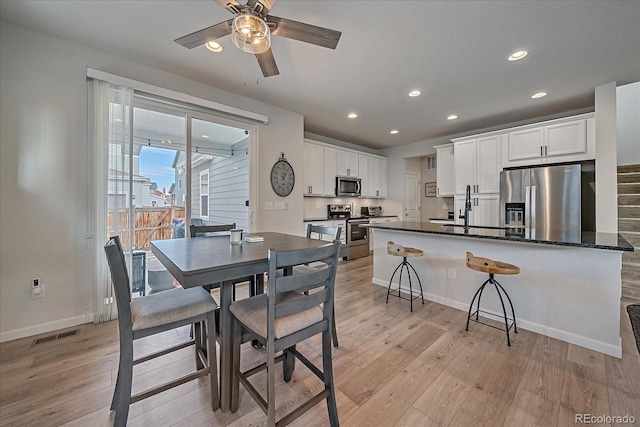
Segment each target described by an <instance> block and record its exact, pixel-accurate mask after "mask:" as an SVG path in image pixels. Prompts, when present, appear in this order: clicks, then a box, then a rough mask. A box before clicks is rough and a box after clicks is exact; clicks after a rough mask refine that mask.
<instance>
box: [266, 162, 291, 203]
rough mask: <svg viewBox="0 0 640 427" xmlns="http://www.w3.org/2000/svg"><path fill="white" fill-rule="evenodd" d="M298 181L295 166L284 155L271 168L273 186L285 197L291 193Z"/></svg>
mask: <svg viewBox="0 0 640 427" xmlns="http://www.w3.org/2000/svg"><path fill="white" fill-rule="evenodd" d="M295 183H296V175H295V173H293V168H292V167H291V165H290V164H289V162H287V160H286V159H284V157H283V158H282V159H280V160H278V161H277V162H276V164H275V165H273V167H272V168H271V188H273V191H275V193H276V194H277V195H278V196H281V197H285V196H288V195H289V194H291V191H293V186H294V185H295Z"/></svg>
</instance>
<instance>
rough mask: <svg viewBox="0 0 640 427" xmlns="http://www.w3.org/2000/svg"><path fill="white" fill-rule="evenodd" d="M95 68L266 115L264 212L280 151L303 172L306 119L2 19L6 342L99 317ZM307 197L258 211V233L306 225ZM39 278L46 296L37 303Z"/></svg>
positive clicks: (0, 332)
mask: <svg viewBox="0 0 640 427" xmlns="http://www.w3.org/2000/svg"><path fill="white" fill-rule="evenodd" d="M87 67H91V68H94V69H98V70H102V71H105V72H108V73H112V74H117V75H121V76H124V77H127V78H130V79H133V80H138V81H142V82H145V83H149V84H152V85H156V86H161V87H164V88H167V89H171V90H175V91H179V92H182V93H186V94H190V95H193V96H197V97H200V98H204V99H208V100H211V101H214V102H219V103H222V104H226V105H230V106H233V107H237V108H241V109H246V110H249V111H253V112H256V113H259V114H263V115H266V116H268V117H269V124H268V125H259V126H258V131H257V132H258V150H257V153H255V154H257V162H256V163H255V165H256V166H255V168H254V170H252V173H254V174H257V175H256V180H255V181H254V182H257V190H256V191H257V194H258V199H257V200H258V206H256V207H255V208H256V209H257V208H259V207H261V206H264V202H265V201H267V200H271V201H273V200H275V197H278V196H276V195H275V194H274V193H273V191H272V190H271V186H270V184H269V179H268V174H269V171H270V169H271V165H272V164H273V163H274V162H275V161H277V160H278V158H279V157H280V152H282V151H284V152H285V153H286V155H287V159H288V160H289V162H290V163H291V164H292V166H293V167H294V169H295V170H296V172H297V173H300V174H301V173H302V170H303V165H304V161H303V146H302V141H303V116H302V115H301V114H298V113H294V112H290V111H287V110H284V109H281V108H278V107H274V106H271V105H268V104H264V103H261V102H258V101H255V100H252V99H249V98H245V97H242V96H238V95H235V94H232V93H230V92H227V91H224V90H221V89H217V88H214V87H211V86H206V85H202V84H200V83H197V82H194V81H191V80H188V79H185V78H182V77H178V76H175V75H172V74H169V73H166V72H163V71H161V70H158V69H154V68H150V67H146V66H143V65H140V64H137V63H135V62H131V61H127V60H124V59H121V58H118V57H116V56H113V55H110V54H106V53H103V52H100V51H97V50H93V49H88V48H86V47H83V46H81V45H78V44H74V43H70V42H67V41H64V40H61V39H57V38H54V37H50V36H47V35H44V34H42V33H38V32H35V31H31V30H27V29H25V28H23V27H19V26H15V25H13V24H9V23H6V22H0V93H1V97H0V178H1V179H0V185H1V187H0V234H1V236H2V238H1V239H0V341H6V340H8V339H13V338H18V337H22V336H28V335H33V334H36V333H41V332H47V331H50V330H53V329H58V328H62V327H67V326H72V325H77V324H79V323H83V322H85V321H87V320H89V319H90V318H91V315H92V313H93V312H94V310H95V302H94V300H95V297H94V284H93V282H92V279H91V276H90V275H89V274H88V273H87V271H88V266H89V265H91V264H90V263H91V262H92V259H91V257H92V256H93V255H92V253H91V251H90V250H89V248H90V244H91V242H90V241H88V240H87V239H86V238H85V236H86V233H87V230H88V227H89V225H90V221H91V220H92V219H91V218H90V217H89V214H88V204H89V194H90V190H89V188H88V185H87V182H88V180H87V138H88V136H87V82H86V68H87ZM278 199H279V200H282V199H281V198H278ZM302 199H303V197H302V186H301V185H296V187H295V188H294V191H293V193H292V194H291V195H290V196H289V197H287V198H286V199H285V200H286V201H288V205H289V209H288V210H287V211H266V212H264V211H260V210H258V212H257V213H258V214H260V215H259V217H258V220H257V226H258V229H259V230H273V231H287V230H289V229H290V224H292V223H293V222H300V223H302ZM33 277H39V278H40V279H41V281H42V284H43V285H44V289H45V297H44V298H42V299H35V300H32V299H31V296H30V295H31V292H30V280H31V278H33Z"/></svg>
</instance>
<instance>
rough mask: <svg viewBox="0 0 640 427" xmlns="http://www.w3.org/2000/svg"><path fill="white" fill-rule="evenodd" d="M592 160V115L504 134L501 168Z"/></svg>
mask: <svg viewBox="0 0 640 427" xmlns="http://www.w3.org/2000/svg"><path fill="white" fill-rule="evenodd" d="M594 158H595V118H594V114H593V113H589V114H582V115H580V116H574V117H567V118H563V119H557V120H551V121H548V122H543V123H537V124H535V125H527V126H522V127H519V128H516V129H512V130H511V131H509V132H508V133H507V135H506V139H505V140H504V147H503V153H502V166H503V167H514V166H529V165H536V164H544V163H561V162H576V161H583V160H592V159H594Z"/></svg>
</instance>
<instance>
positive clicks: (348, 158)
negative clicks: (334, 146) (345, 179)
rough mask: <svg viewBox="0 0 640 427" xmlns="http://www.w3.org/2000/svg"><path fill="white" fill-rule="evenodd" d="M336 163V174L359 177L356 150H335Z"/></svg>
mask: <svg viewBox="0 0 640 427" xmlns="http://www.w3.org/2000/svg"><path fill="white" fill-rule="evenodd" d="M336 165H337V172H338V175H340V176H353V177H359V175H358V153H357V152H355V151H346V150H336Z"/></svg>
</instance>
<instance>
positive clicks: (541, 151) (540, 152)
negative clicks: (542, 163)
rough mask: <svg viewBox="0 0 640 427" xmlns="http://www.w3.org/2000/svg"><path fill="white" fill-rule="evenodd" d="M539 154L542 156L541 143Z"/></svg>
mask: <svg viewBox="0 0 640 427" xmlns="http://www.w3.org/2000/svg"><path fill="white" fill-rule="evenodd" d="M540 155H541V156H542V145H541V146H540Z"/></svg>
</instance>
